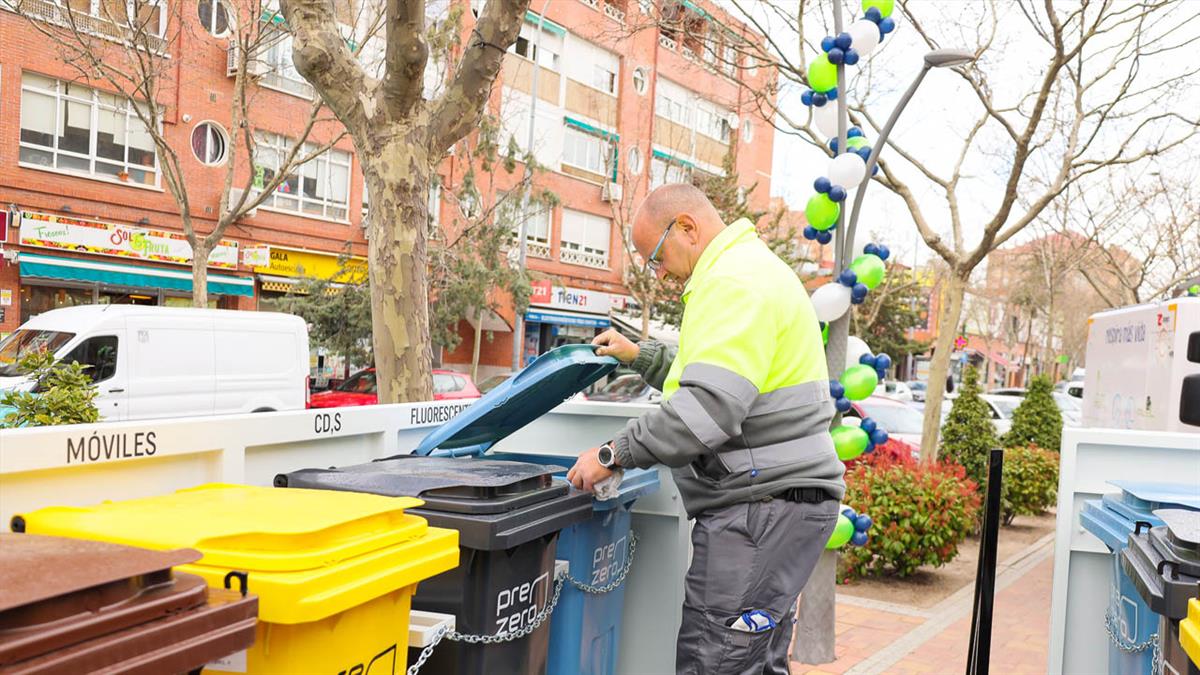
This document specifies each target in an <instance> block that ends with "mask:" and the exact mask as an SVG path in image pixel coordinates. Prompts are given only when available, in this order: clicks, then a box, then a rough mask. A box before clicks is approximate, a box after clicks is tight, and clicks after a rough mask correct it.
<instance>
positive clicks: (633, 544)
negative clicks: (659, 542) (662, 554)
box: [567, 532, 637, 595]
mask: <svg viewBox="0 0 1200 675" xmlns="http://www.w3.org/2000/svg"><path fill="white" fill-rule="evenodd" d="M636 550H637V535H635V534H634V533H633V532H630V533H629V554H628V555H626V556H625V565H624V566H622V567H621V573H620V574H618V575H617V576H616V577H615V578H614V579H613V580H612V583H610V584H608V585H606V586H592V585H591V584H585V583H583V582H582V581H579V580H577V579H575V578H574V577H572V576H571V575H570V574H567V581H569V582H571V585H572V586H574V587H575V588H578V589H579V590H581V591H583V592H584V593H594V594H596V595H602V594H604V593H611V592H613V591H615V590H617V589H618V588H620V586H621V584H622V583H624V582H625V577H627V576H629V568H630V567H632V566H633V552H634V551H636Z"/></svg>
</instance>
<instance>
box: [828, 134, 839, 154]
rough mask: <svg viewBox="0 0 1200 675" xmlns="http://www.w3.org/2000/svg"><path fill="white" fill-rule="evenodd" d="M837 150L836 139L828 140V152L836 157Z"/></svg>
mask: <svg viewBox="0 0 1200 675" xmlns="http://www.w3.org/2000/svg"><path fill="white" fill-rule="evenodd" d="M837 148H838V146H837V139H836V138H831V139H829V151H830V152H832V153H833V154H835V155H836V154H838V151H837Z"/></svg>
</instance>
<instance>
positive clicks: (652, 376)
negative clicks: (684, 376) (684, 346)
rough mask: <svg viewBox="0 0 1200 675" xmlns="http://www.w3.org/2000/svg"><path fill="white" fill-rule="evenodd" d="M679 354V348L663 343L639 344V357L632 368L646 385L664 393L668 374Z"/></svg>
mask: <svg viewBox="0 0 1200 675" xmlns="http://www.w3.org/2000/svg"><path fill="white" fill-rule="evenodd" d="M678 352H679V348H678V347H673V346H671V345H665V344H663V343H661V342H654V341H650V340H647V341H645V342H639V343H638V356H637V358H636V359H634V360H633V363H632V364H630V367H631V368H633V370H634V372H636V373H637V374H638V375H641V376H642V379H643V380H645V381H646V384H648V385H650V386H651V387H654V388H655V389H657V390H659V391H662V388H663V383H664V382H666V380H667V373H668V372H670V370H671V364H672V363H673V362H674V361H675V354H677V353H678Z"/></svg>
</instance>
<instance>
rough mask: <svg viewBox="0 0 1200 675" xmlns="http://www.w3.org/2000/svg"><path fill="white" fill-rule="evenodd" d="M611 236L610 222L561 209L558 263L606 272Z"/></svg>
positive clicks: (590, 215) (581, 212)
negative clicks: (560, 237)
mask: <svg viewBox="0 0 1200 675" xmlns="http://www.w3.org/2000/svg"><path fill="white" fill-rule="evenodd" d="M611 232H612V221H610V220H609V219H608V218H605V217H603V216H596V215H592V214H590V213H584V212H583V211H574V210H572V209H563V221H562V240H561V244H562V248H561V249H560V251H559V259H560V260H562V262H565V263H573V264H576V265H586V266H588V267H598V268H601V269H607V268H608V244H609V239H610V237H611Z"/></svg>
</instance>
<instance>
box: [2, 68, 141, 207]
mask: <svg viewBox="0 0 1200 675" xmlns="http://www.w3.org/2000/svg"><path fill="white" fill-rule="evenodd" d="M139 111H140V112H141V114H142V115H143V116H145V115H147V111H146V110H145V109H144V108H141V107H139V108H138V109H134V108H132V107H130V105H129V103H128V101H126V100H125V99H124V98H123V97H120V96H116V95H113V94H108V93H105V92H102V91H99V90H97V89H93V88H91V87H85V86H83V85H81V84H78V83H75V82H64V81H61V80H55V79H52V78H49V77H44V76H42V75H37V74H35V73H23V74H22V75H21V140H20V162H21V164H23V165H25V166H32V167H46V168H51V169H58V170H62V171H69V172H72V173H78V174H82V175H85V176H89V177H94V178H99V179H102V180H112V181H121V182H127V183H135V184H139V185H157V184H158V155H157V153H156V151H155V147H154V139H153V137H152V136H151V134H150V132H149V130H148V129H147V128H146V126H145V125H144V124H143V123H142V119H141V117H139Z"/></svg>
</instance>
